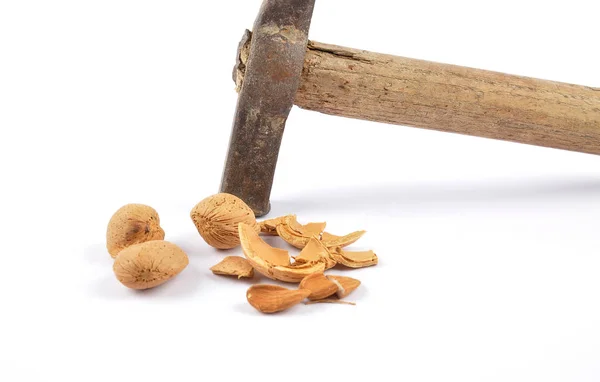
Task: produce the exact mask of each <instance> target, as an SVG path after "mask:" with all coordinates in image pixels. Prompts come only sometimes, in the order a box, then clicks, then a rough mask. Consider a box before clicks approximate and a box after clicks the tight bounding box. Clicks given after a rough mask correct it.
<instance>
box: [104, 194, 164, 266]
mask: <svg viewBox="0 0 600 382" xmlns="http://www.w3.org/2000/svg"><path fill="white" fill-rule="evenodd" d="M164 238H165V231H164V230H163V229H162V228H161V226H160V219H159V217H158V213H157V212H156V210H155V209H154V208H152V207H150V206H146V205H144V204H127V205H125V206H123V207H121V208H119V209H118V210H117V211H116V212H115V213H114V214H113V216H112V217H111V218H110V221H109V222H108V228H107V229H106V249H107V250H108V253H109V254H110V255H111V256H112V257H113V258H115V257H117V254H118V253H119V252H120V251H121V250H123V249H124V248H127V247H129V246H131V245H134V244H139V243H144V242H147V241H151V240H162V239H164Z"/></svg>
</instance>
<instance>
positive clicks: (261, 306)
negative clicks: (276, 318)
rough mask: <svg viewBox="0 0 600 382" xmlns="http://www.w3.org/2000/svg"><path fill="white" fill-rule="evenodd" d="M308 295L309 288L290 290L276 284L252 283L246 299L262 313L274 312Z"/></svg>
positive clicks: (286, 307)
mask: <svg viewBox="0 0 600 382" xmlns="http://www.w3.org/2000/svg"><path fill="white" fill-rule="evenodd" d="M308 295H310V291H309V290H305V289H300V290H291V289H287V288H284V287H281V286H278V285H252V286H251V287H250V288H249V289H248V291H247V292H246V299H247V300H248V302H249V303H250V305H252V306H253V307H254V308H255V309H256V310H258V311H259V312H262V313H276V312H281V311H283V310H286V309H289V308H291V307H292V306H294V305H296V304H299V303H300V302H301V301H302V300H304V299H305V298H306V297H308Z"/></svg>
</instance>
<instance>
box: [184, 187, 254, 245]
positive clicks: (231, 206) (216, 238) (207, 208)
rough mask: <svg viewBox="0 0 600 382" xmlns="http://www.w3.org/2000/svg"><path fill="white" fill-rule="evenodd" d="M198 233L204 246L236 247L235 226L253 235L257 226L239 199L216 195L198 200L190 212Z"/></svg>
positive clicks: (252, 213)
mask: <svg viewBox="0 0 600 382" xmlns="http://www.w3.org/2000/svg"><path fill="white" fill-rule="evenodd" d="M190 217H191V218H192V220H193V221H194V225H195V226H196V229H197V230H198V233H199V234H200V236H202V238H203V239H204V241H206V243H207V244H208V245H210V246H212V247H214V248H217V249H230V248H235V247H237V246H238V245H240V237H239V234H238V224H239V223H245V224H248V225H249V226H251V227H252V229H253V230H255V231H256V232H257V233H258V232H260V225H259V224H258V223H257V222H256V217H255V216H254V212H253V211H252V209H251V208H250V207H248V205H247V204H246V203H244V201H242V199H240V198H238V197H237V196H234V195H231V194H225V193H220V194H216V195H213V196H209V197H208V198H206V199H204V200H202V201H201V202H200V203H198V204H197V205H196V206H195V207H194V208H193V209H192V211H191V212H190Z"/></svg>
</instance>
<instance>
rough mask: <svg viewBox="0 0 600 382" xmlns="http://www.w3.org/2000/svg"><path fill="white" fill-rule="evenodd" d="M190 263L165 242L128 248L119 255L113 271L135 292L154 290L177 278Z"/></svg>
mask: <svg viewBox="0 0 600 382" xmlns="http://www.w3.org/2000/svg"><path fill="white" fill-rule="evenodd" d="M188 263H189V260H188V256H187V255H186V254H185V252H183V250H182V249H181V248H179V247H178V246H176V245H175V244H173V243H169V242H168V241H164V240H154V241H148V242H146V243H140V244H135V245H132V246H129V247H127V248H125V249H124V250H122V251H121V252H119V254H118V255H117V258H116V259H115V263H114V264H113V271H114V272H115V275H116V276H117V279H118V280H119V281H120V282H121V283H122V284H123V285H125V286H126V287H128V288H132V289H148V288H154V287H155V286H158V285H160V284H163V283H165V282H166V281H168V280H170V279H172V278H173V277H175V276H176V275H178V274H179V273H180V272H181V271H182V270H183V269H184V268H185V267H186V266H187V265H188Z"/></svg>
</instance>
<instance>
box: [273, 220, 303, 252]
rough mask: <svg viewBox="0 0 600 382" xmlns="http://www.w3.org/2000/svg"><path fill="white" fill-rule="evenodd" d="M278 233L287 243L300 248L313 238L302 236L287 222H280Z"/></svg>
mask: <svg viewBox="0 0 600 382" xmlns="http://www.w3.org/2000/svg"><path fill="white" fill-rule="evenodd" d="M277 235H279V237H280V238H282V239H283V240H284V241H285V242H286V243H288V244H290V245H292V246H294V247H296V248H298V249H302V248H304V247H305V246H306V244H308V241H309V240H310V239H311V238H310V237H305V236H302V235H300V234H298V233H297V232H295V231H293V230H292V229H291V228H290V227H289V226H288V225H287V224H280V225H278V226H277Z"/></svg>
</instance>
